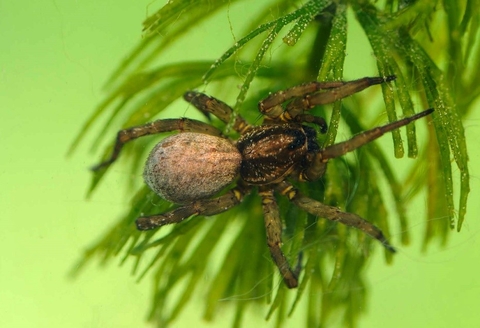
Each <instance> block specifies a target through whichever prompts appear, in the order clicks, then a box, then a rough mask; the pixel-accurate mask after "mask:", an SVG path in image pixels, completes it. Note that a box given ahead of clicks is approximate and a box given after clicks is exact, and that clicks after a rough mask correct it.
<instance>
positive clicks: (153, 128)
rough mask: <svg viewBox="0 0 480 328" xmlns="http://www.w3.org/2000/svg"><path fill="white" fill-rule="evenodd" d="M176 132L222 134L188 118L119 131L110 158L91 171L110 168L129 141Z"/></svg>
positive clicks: (165, 120) (209, 126) (155, 122)
mask: <svg viewBox="0 0 480 328" xmlns="http://www.w3.org/2000/svg"><path fill="white" fill-rule="evenodd" d="M176 130H178V131H180V132H199V133H204V134H208V135H212V136H221V135H222V132H221V131H220V130H218V129H217V128H215V127H213V126H211V125H209V124H206V123H203V122H200V121H197V120H192V119H189V118H179V119H164V120H157V121H154V122H150V123H147V124H144V125H139V126H135V127H132V128H129V129H125V130H120V131H118V133H117V138H116V140H115V145H114V147H113V152H112V154H111V155H110V158H109V159H107V160H106V161H104V162H102V163H100V164H97V165H95V166H93V167H92V171H98V170H100V169H102V168H104V167H108V166H110V164H112V163H113V162H115V160H116V159H117V158H118V156H119V155H120V152H121V150H122V148H123V146H124V145H125V144H126V143H127V142H129V141H132V140H135V139H137V138H140V137H144V136H148V135H152V134H158V133H163V132H170V131H176Z"/></svg>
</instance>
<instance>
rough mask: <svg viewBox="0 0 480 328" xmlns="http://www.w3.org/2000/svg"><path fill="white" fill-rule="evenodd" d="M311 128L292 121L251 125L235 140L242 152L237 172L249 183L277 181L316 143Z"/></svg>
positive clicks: (301, 159)
mask: <svg viewBox="0 0 480 328" xmlns="http://www.w3.org/2000/svg"><path fill="white" fill-rule="evenodd" d="M312 131H313V129H311V128H309V127H306V126H302V125H300V124H293V123H291V124H279V125H264V126H261V127H258V128H254V129H252V130H251V131H250V132H248V133H247V134H245V135H244V136H243V137H242V138H241V139H240V140H239V141H238V143H237V148H238V150H239V151H240V153H241V154H242V164H241V166H240V176H241V177H242V179H243V180H244V181H245V182H247V183H249V184H256V185H260V184H270V183H277V182H280V181H281V180H283V179H284V178H285V177H286V176H288V175H289V174H290V173H292V172H293V170H294V169H295V168H296V167H297V166H298V165H300V164H301V163H303V162H304V159H305V156H306V155H307V153H308V152H309V151H311V149H312V148H315V149H316V148H317V147H318V146H316V143H315V132H314V131H313V132H312ZM312 144H314V145H315V146H312Z"/></svg>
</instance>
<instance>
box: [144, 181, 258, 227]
mask: <svg viewBox="0 0 480 328" xmlns="http://www.w3.org/2000/svg"><path fill="white" fill-rule="evenodd" d="M248 192H249V189H247V188H246V187H243V186H237V187H235V188H233V189H231V190H229V191H228V192H227V193H226V194H224V195H222V196H219V197H216V198H212V199H203V200H197V201H195V202H192V203H190V204H188V205H183V206H180V207H178V208H176V209H174V210H172V211H170V212H167V213H163V214H156V215H151V216H142V217H139V218H138V219H137V220H136V225H137V229H138V230H152V229H155V228H159V227H161V226H164V225H167V224H172V223H179V222H182V221H183V220H185V219H187V218H189V217H191V216H193V215H204V216H211V215H215V214H218V213H222V212H225V211H227V210H229V209H230V208H232V207H234V206H235V205H237V204H239V203H240V202H241V201H242V199H243V196H244V195H245V194H246V193H248Z"/></svg>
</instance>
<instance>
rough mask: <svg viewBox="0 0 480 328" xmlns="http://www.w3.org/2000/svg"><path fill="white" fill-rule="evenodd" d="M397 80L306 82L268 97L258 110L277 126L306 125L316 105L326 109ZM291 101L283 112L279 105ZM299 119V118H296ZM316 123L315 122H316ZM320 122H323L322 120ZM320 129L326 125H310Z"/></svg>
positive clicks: (369, 79)
mask: <svg viewBox="0 0 480 328" xmlns="http://www.w3.org/2000/svg"><path fill="white" fill-rule="evenodd" d="M395 79H396V76H395V75H390V76H386V77H364V78H361V79H358V80H354V81H348V82H345V81H334V82H317V81H314V82H309V83H304V84H300V85H298V86H294V87H291V88H289V89H286V90H282V91H278V92H275V93H272V94H271V95H270V96H268V97H267V98H265V99H264V100H262V101H260V102H259V104H258V108H259V110H260V112H261V113H262V114H264V115H265V116H266V118H268V119H269V120H273V121H276V122H290V121H297V122H309V120H312V116H313V115H309V114H304V111H305V110H309V109H311V108H313V107H315V106H317V105H325V104H329V103H332V102H335V101H337V100H340V99H343V98H345V97H348V96H351V95H352V94H354V93H357V92H360V91H362V90H364V89H366V88H368V87H370V86H372V85H376V84H381V83H385V82H391V81H393V80H395ZM291 99H293V100H292V101H291V102H290V103H289V104H288V105H287V106H286V108H285V109H284V108H283V106H282V104H283V103H284V102H286V101H288V100H291ZM297 116H299V117H297ZM317 120H318V119H317ZM322 120H323V119H322ZM312 123H316V124H318V125H320V127H321V128H323V126H325V127H324V128H323V129H324V130H326V123H325V121H324V120H323V123H322V122H318V123H317V122H312Z"/></svg>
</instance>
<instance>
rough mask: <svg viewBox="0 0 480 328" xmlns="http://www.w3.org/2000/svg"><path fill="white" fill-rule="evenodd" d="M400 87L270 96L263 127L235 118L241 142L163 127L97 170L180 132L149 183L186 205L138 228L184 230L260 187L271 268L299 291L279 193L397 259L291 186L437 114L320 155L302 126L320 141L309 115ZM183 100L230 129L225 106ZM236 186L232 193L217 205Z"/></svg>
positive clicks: (143, 130)
mask: <svg viewBox="0 0 480 328" xmlns="http://www.w3.org/2000/svg"><path fill="white" fill-rule="evenodd" d="M394 79H395V76H387V77H385V78H382V77H373V78H372V77H366V78H362V79H359V80H355V81H350V82H342V81H339V82H310V83H306V84H302V85H298V86H295V87H292V88H289V89H286V90H284V91H278V92H275V93H272V94H270V95H269V96H268V97H267V98H265V99H263V100H262V101H260V103H259V105H258V107H259V110H260V112H261V113H262V114H263V115H265V121H264V123H263V125H260V126H252V125H249V124H248V123H246V121H245V120H244V119H243V118H242V117H241V116H238V115H237V116H236V117H235V119H234V121H233V129H235V130H236V131H237V132H238V133H240V135H241V136H240V138H239V140H237V141H233V140H230V139H227V138H225V137H224V136H222V132H221V131H220V130H218V129H216V128H215V127H213V126H211V125H209V124H206V123H203V122H200V121H197V120H192V119H188V118H180V119H164V120H157V121H154V122H151V123H147V124H145V125H141V126H137V127H132V128H129V129H125V130H121V131H119V132H118V135H117V139H116V143H115V146H114V150H113V153H112V155H111V157H110V158H109V159H108V160H107V161H105V162H103V163H101V164H99V165H97V166H95V167H94V168H93V170H99V169H100V168H104V167H107V166H109V165H110V164H112V163H113V162H114V161H115V160H116V159H117V157H118V155H119V153H120V151H121V149H122V147H123V145H124V144H125V143H127V142H129V141H131V140H134V139H137V138H139V137H143V136H146V135H151V134H156V133H163V132H170V131H176V130H177V131H180V132H181V133H179V134H177V135H173V136H170V137H168V138H165V139H163V140H162V141H161V142H160V143H158V144H157V145H156V146H155V148H154V149H153V150H152V152H151V154H150V156H149V158H148V160H147V163H146V167H145V171H144V178H145V181H146V183H147V184H148V185H149V186H150V188H151V189H152V190H153V191H155V192H156V193H157V194H159V195H160V196H162V197H163V198H165V199H166V200H169V201H171V202H174V203H179V204H182V205H181V206H179V207H177V208H175V209H173V210H171V211H169V212H167V213H163V214H157V215H152V216H145V217H140V218H138V219H137V221H136V224H137V228H138V229H139V230H150V229H155V228H158V227H161V226H163V225H166V224H171V223H178V222H181V221H183V220H184V219H186V218H188V217H191V216H193V215H204V216H209V215H214V214H217V213H221V212H224V211H226V210H228V209H230V208H231V207H233V206H235V205H237V204H238V203H240V202H241V201H242V198H243V197H244V195H246V194H247V193H249V192H250V191H251V190H252V188H254V187H257V188H258V192H259V195H260V196H261V197H262V207H263V212H264V219H265V228H266V233H267V244H268V247H269V249H270V253H271V255H272V258H273V261H274V262H275V264H276V265H277V267H278V269H279V270H280V273H281V275H282V277H283V280H284V281H285V283H286V285H287V286H288V287H289V288H295V287H297V285H298V275H299V269H295V270H292V268H291V267H290V265H289V264H288V262H287V259H286V257H285V255H284V254H283V252H282V250H281V244H282V240H281V235H282V222H281V219H280V213H279V209H278V205H277V201H276V199H275V195H274V192H277V193H279V194H281V195H285V196H286V197H288V199H289V200H290V201H292V202H293V203H294V204H295V205H297V206H298V207H300V208H302V209H303V210H305V211H307V212H308V213H310V214H312V215H315V216H318V217H322V218H326V219H328V220H332V221H338V222H340V223H343V224H345V225H347V226H350V227H354V228H357V229H360V230H361V231H363V232H364V233H366V234H368V235H370V236H371V237H373V238H375V239H377V240H378V241H380V242H381V243H382V244H383V245H384V246H385V247H386V248H387V249H388V250H390V251H392V252H395V249H394V248H393V247H392V246H391V245H390V243H389V242H388V241H387V239H386V238H385V236H384V235H383V233H382V231H381V230H380V229H379V228H377V227H376V226H374V225H373V224H371V223H370V222H368V221H366V220H364V219H363V218H361V217H360V216H358V215H356V214H353V213H346V212H342V211H341V210H340V209H338V208H336V207H333V206H328V205H325V204H322V203H321V202H319V201H317V200H314V199H311V198H309V197H307V196H304V195H302V194H301V193H300V192H299V191H298V190H297V189H296V188H295V187H294V186H293V185H292V184H291V183H290V182H288V181H287V180H286V179H287V178H291V179H297V180H298V181H314V180H317V179H319V178H321V177H322V176H323V174H324V172H325V169H326V164H327V162H328V160H329V159H331V158H335V157H339V156H342V155H344V154H346V153H348V152H350V151H353V150H354V149H357V148H359V147H361V146H362V145H364V144H366V143H368V142H371V141H373V140H374V139H377V138H379V137H380V136H382V135H383V134H384V133H386V132H389V131H392V130H394V129H397V128H399V127H401V126H404V125H406V124H408V123H410V122H412V121H414V120H417V119H419V118H421V117H424V116H426V115H428V114H430V113H432V112H433V109H428V110H425V111H423V112H421V113H418V114H416V115H413V116H411V117H407V118H404V119H401V120H398V121H396V122H392V123H389V124H387V125H384V126H381V127H376V128H374V129H372V130H368V131H365V132H363V133H360V134H357V135H355V136H354V137H353V138H351V139H350V140H347V141H344V142H340V143H338V144H334V145H332V146H328V147H325V148H321V147H320V146H319V145H318V143H317V140H316V132H315V129H314V128H312V127H310V126H307V125H305V124H304V123H312V124H315V125H317V126H318V127H319V128H320V131H321V132H322V133H325V132H326V130H327V124H326V122H325V120H324V119H323V118H320V117H316V116H313V115H310V114H308V113H306V112H307V111H308V110H309V109H311V108H313V107H314V106H317V105H322V104H328V103H332V102H334V101H337V100H339V99H342V98H345V97H347V96H349V95H352V94H354V93H357V92H359V91H361V90H363V89H365V88H367V87H369V86H372V85H375V84H380V83H383V82H390V81H393V80H394ZM184 98H185V100H186V101H188V102H189V103H191V104H192V105H194V106H195V107H196V108H198V109H199V110H201V111H202V112H204V113H211V114H213V115H215V116H216V117H218V118H219V119H220V120H222V121H223V122H225V123H228V122H229V121H230V118H231V115H232V109H231V108H230V107H229V106H228V105H226V104H225V103H223V102H221V101H219V100H217V99H215V98H212V97H208V96H207V95H205V94H202V93H198V92H195V91H189V92H187V93H185V95H184ZM284 103H286V105H284ZM235 179H237V182H236V186H235V187H234V188H232V189H230V190H228V191H227V192H225V193H223V194H221V195H220V196H215V197H213V198H212V196H214V195H216V194H217V193H218V192H219V191H221V190H222V189H223V188H224V187H226V186H227V185H229V184H231V183H232V182H233V181H235ZM298 268H300V265H299V266H298Z"/></svg>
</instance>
